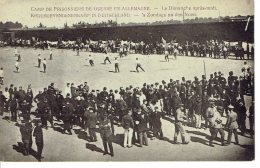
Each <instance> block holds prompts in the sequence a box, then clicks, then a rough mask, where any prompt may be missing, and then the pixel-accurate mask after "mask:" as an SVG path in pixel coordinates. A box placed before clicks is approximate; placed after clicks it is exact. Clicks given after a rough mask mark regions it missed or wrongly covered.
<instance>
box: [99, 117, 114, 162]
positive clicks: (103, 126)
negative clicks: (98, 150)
mask: <svg viewBox="0 0 260 168" xmlns="http://www.w3.org/2000/svg"><path fill="white" fill-rule="evenodd" d="M99 128H100V136H101V139H102V142H103V146H104V154H103V155H106V154H109V153H108V147H109V151H110V155H111V157H113V156H114V150H113V145H112V132H111V123H110V120H109V119H108V118H107V114H105V115H104V116H103V117H102V119H101V121H100V124H99ZM107 146H108V147H107Z"/></svg>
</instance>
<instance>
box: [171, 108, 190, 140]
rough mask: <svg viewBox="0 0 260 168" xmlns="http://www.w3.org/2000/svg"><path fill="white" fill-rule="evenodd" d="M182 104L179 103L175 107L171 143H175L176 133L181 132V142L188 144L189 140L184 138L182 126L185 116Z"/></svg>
mask: <svg viewBox="0 0 260 168" xmlns="http://www.w3.org/2000/svg"><path fill="white" fill-rule="evenodd" d="M183 106H184V105H183V104H179V105H178V106H177V107H176V108H177V109H176V114H175V133H174V140H173V143H174V144H177V143H178V142H177V137H178V134H179V133H181V139H182V144H188V143H189V142H188V141H186V140H185V131H184V129H183V127H182V122H183V120H184V118H185V115H184V114H183V110H184V108H183Z"/></svg>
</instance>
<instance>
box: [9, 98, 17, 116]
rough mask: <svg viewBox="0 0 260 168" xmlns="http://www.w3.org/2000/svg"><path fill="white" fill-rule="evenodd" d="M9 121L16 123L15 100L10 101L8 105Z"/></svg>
mask: <svg viewBox="0 0 260 168" xmlns="http://www.w3.org/2000/svg"><path fill="white" fill-rule="evenodd" d="M9 106H10V111H11V120H12V121H17V100H16V98H13V99H11V101H10V103H9Z"/></svg>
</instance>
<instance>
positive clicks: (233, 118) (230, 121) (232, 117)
mask: <svg viewBox="0 0 260 168" xmlns="http://www.w3.org/2000/svg"><path fill="white" fill-rule="evenodd" d="M226 128H227V129H228V139H227V144H230V143H231V138H232V133H234V136H235V141H236V143H235V144H237V145H238V144H239V142H238V136H237V129H238V124H237V113H236V112H234V106H232V105H229V106H228V118H227V123H226Z"/></svg>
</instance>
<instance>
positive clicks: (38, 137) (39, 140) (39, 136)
mask: <svg viewBox="0 0 260 168" xmlns="http://www.w3.org/2000/svg"><path fill="white" fill-rule="evenodd" d="M33 136H34V137H35V143H36V146H37V160H38V161H41V159H42V158H43V157H42V149H43V133H42V127H41V123H40V121H37V122H36V127H35V128H34V131H33Z"/></svg>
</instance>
